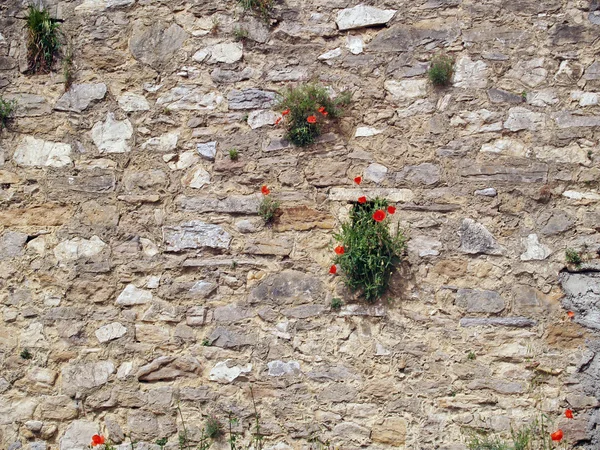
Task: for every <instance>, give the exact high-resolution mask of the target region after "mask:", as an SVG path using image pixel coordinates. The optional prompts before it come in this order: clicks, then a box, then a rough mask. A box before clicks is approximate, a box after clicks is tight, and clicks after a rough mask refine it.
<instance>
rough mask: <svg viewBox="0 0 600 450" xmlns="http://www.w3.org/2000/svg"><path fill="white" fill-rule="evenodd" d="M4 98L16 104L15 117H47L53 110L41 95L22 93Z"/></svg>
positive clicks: (7, 95)
mask: <svg viewBox="0 0 600 450" xmlns="http://www.w3.org/2000/svg"><path fill="white" fill-rule="evenodd" d="M0 64H1V62H0ZM2 98H3V99H4V100H5V101H11V102H16V108H15V110H14V112H13V115H14V117H39V116H45V115H46V114H49V113H50V112H51V110H52V108H51V107H50V104H49V103H48V101H47V100H46V98H45V97H43V96H41V95H36V94H27V93H24V92H20V93H18V94H6V95H3V96H2Z"/></svg>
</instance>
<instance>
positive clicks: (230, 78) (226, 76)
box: [210, 67, 254, 83]
mask: <svg viewBox="0 0 600 450" xmlns="http://www.w3.org/2000/svg"><path fill="white" fill-rule="evenodd" d="M253 74H254V71H253V70H252V69H251V68H250V67H246V68H245V69H243V70H241V71H237V70H227V69H221V68H220V67H217V68H216V69H215V70H213V71H212V72H211V73H210V77H211V78H212V80H213V81H214V82H215V83H238V82H240V81H244V80H249V79H250V78H252V75H253Z"/></svg>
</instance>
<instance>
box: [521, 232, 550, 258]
mask: <svg viewBox="0 0 600 450" xmlns="http://www.w3.org/2000/svg"><path fill="white" fill-rule="evenodd" d="M522 242H523V245H524V246H525V247H526V250H525V253H522V254H521V256H520V258H521V261H532V260H539V261H541V260H543V259H546V258H547V257H548V256H550V255H551V254H552V250H550V247H548V246H547V245H544V244H541V243H540V241H539V240H538V236H537V234H534V233H532V234H530V235H528V236H527V237H526V238H524V239H523V240H522Z"/></svg>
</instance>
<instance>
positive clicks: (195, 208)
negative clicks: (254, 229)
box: [175, 194, 261, 214]
mask: <svg viewBox="0 0 600 450" xmlns="http://www.w3.org/2000/svg"><path fill="white" fill-rule="evenodd" d="M260 202H261V198H260V196H259V195H256V194H253V195H232V196H230V197H226V198H224V199H219V198H217V197H204V196H203V197H186V196H183V195H180V196H178V197H176V198H175V204H176V205H177V208H178V209H180V210H183V211H192V212H196V213H205V212H219V213H230V214H257V213H258V207H259V206H260Z"/></svg>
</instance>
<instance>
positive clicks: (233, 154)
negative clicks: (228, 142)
mask: <svg viewBox="0 0 600 450" xmlns="http://www.w3.org/2000/svg"><path fill="white" fill-rule="evenodd" d="M239 157H240V153H239V152H238V150H237V149H236V148H230V149H229V159H231V160H232V161H237V159H238V158H239Z"/></svg>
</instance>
